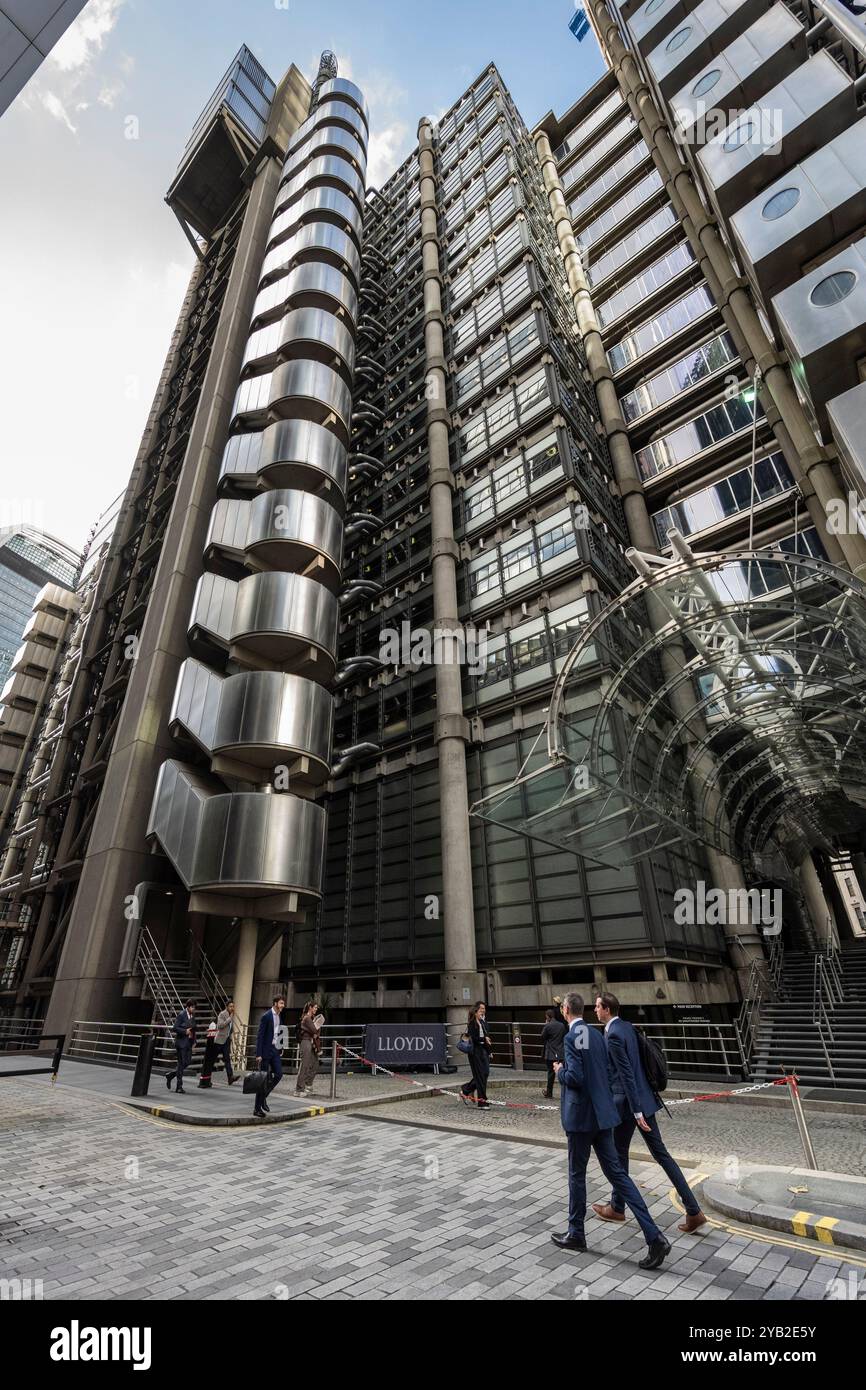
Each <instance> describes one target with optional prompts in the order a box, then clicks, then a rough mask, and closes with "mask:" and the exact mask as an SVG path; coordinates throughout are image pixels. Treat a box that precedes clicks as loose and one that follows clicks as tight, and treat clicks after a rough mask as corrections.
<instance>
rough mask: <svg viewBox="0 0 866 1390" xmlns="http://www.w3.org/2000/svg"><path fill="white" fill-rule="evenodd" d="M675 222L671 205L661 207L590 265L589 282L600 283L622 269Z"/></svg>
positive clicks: (588, 271) (592, 283) (588, 270)
mask: <svg viewBox="0 0 866 1390" xmlns="http://www.w3.org/2000/svg"><path fill="white" fill-rule="evenodd" d="M675 224H676V217H675V216H674V212H673V209H672V208H670V207H663V208H660V210H659V211H658V212H657V213H655V214H654V215H653V216H652V217H651V218H649V220H648V221H647V222H642V223H641V225H640V226H639V227H637V228H636V229H635V231H633V232H631V233H630V234H629V236H627V237H624V238H623V240H622V241H618V242H617V243H616V245H615V246H612V247H611V249H610V250H609V251H608V252H606V253H605V255H603V256H600V257H599V259H598V260H597V261H595V262H594V263H593V264H592V265H590V266H589V267H588V269H587V279H588V281H589V283H590V284H591V285H598V284H599V283H600V281H602V280H605V279H607V277H608V276H609V275H612V274H613V273H614V271H616V270H620V269H621V268H622V267H623V266H624V265H625V264H626V263H627V262H628V261H630V260H631V259H632V257H633V256H636V255H637V254H638V252H639V251H642V250H643V249H644V247H646V246H649V245H650V244H651V243H652V242H654V241H655V240H656V239H657V238H658V237H660V236H661V235H662V233H663V232H665V231H667V230H668V228H670V227H673V226H674V225H675Z"/></svg>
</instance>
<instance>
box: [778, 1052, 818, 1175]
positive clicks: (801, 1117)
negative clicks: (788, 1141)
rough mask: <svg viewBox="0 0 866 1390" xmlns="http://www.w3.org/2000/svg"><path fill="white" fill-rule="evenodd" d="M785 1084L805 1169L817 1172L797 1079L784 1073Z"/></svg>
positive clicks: (790, 1074) (816, 1163)
mask: <svg viewBox="0 0 866 1390" xmlns="http://www.w3.org/2000/svg"><path fill="white" fill-rule="evenodd" d="M785 1084H786V1086H787V1087H788V1095H789V1096H790V1097H791V1105H792V1106H793V1110H794V1119H795V1120H796V1122H797V1131H798V1133H799V1135H800V1143H801V1144H802V1145H803V1153H804V1154H805V1155H806V1167H807V1168H811V1169H812V1170H813V1171H817V1168H818V1160H817V1159H816V1157H815V1150H814V1149H813V1148H812V1140H811V1138H810V1137H809V1127H808V1125H807V1124H806V1115H805V1112H804V1110H803V1102H802V1100H801V1098H800V1088H799V1086H798V1085H797V1078H796V1076H794V1075H793V1074H792V1073H790V1072H789V1073H786V1075H785Z"/></svg>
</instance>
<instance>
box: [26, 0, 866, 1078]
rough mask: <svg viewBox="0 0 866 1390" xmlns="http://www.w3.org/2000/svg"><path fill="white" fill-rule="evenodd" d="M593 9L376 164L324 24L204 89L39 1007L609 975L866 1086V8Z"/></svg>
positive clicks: (81, 740) (682, 1035) (467, 986)
mask: <svg viewBox="0 0 866 1390" xmlns="http://www.w3.org/2000/svg"><path fill="white" fill-rule="evenodd" d="M586 15H587V19H588V21H589V22H590V23H591V25H592V29H593V31H594V33H595V36H596V39H597V41H598V42H599V44H600V46H601V49H602V52H603V54H604V57H605V60H606V63H607V68H608V71H607V73H606V75H605V76H604V77H603V78H602V79H601V81H600V82H599V83H597V84H596V85H595V86H594V87H593V88H592V89H591V90H590V91H588V92H584V93H579V92H575V102H574V104H573V105H572V107H571V108H570V109H569V110H568V111H567V112H565V113H563V114H557V113H553V112H551V113H549V114H548V115H547V116H545V117H544V118H543V119H542V120H541V121H540V122H538V123H537V124H536V125H535V126H534V127H528V126H527V125H526V124H525V121H524V117H523V115H522V114H521V112H520V111H519V110H518V109H517V107H516V105H515V103H514V101H513V99H512V97H511V95H510V93H509V91H508V89H507V87H506V85H505V83H504V81H503V79H502V77H501V76H500V74H499V72H498V70H497V69H496V68H495V67H494V66H492V65H491V66H490V67H488V68H486V69H485V70H484V71H483V72H482V73H481V74H480V75H479V76H478V78H477V79H476V80H475V81H474V82H473V83H472V84H471V86H470V87H469V88H468V89H467V91H466V92H464V93H463V94H462V95H461V96H460V97H459V99H458V100H457V101H456V102H455V104H454V106H453V107H451V109H450V110H449V111H448V112H447V113H446V114H445V115H444V116H443V117H442V118H441V120H440V121H439V122H438V123H437V124H436V125H433V124H432V123H431V122H430V121H429V120H427V119H426V118H422V119H421V121H420V123H419V126H418V143H417V146H416V147H415V149H413V151H412V153H411V154H410V155H409V157H408V158H407V159H406V160H405V161H404V163H403V164H402V165H401V166H400V168H399V169H397V170H396V171H395V173H394V174H393V175H392V177H391V178H390V179H388V181H387V182H386V183H384V184H383V185H382V186H381V187H380V188H376V189H374V188H371V187H368V186H367V183H366V178H365V163H366V150H367V145H368V140H369V119H368V114H367V110H366V106H365V103H364V97H363V93H362V92H361V91H360V90H359V89H358V88H357V87H356V86H355V85H354V84H353V83H351V82H348V81H346V80H345V79H343V78H341V77H340V76H339V74H338V73H337V72H336V67H335V64H334V62H333V58H332V57H331V55H328V54H326V55H323V60H322V65H321V67H320V71H319V73H318V75H317V77H316V80H315V82H314V84H313V85H312V86H311V85H310V84H309V83H308V82H307V81H306V80H305V78H304V77H303V76H302V74H301V73H300V72H299V71H298V70H297V69H296V68H295V67H291V68H290V69H289V71H288V72H287V74H286V75H285V76H284V78H283V79H282V81H281V82H280V83H279V84H274V83H273V82H272V81H271V79H270V78H269V77H268V76H267V74H266V73H265V71H264V70H263V69H262V67H261V66H260V65H259V63H258V62H257V61H256V59H254V58H253V56H252V54H250V53H249V52H248V51H247V50H241V53H240V54H239V55H238V56H237V58H236V59H235V61H234V62H233V64H232V66H231V67H230V69H229V71H228V73H227V74H226V75H225V77H224V79H223V80H222V81H221V83H220V84H219V86H218V87H217V89H216V91H215V93H214V95H213V98H212V99H211V101H210V102H209V103H208V105H207V106H206V107H205V109H204V111H203V113H202V116H201V118H200V119H199V121H198V123H197V124H196V127H195V129H194V131H193V134H192V137H191V139H190V142H189V144H188V145H187V148H186V150H185V151H184V155H183V157H182V160H181V163H180V166H179V168H178V171H177V173H176V175H175V177H174V179H173V181H172V183H171V186H170V188H169V192H168V194H167V201H168V203H169V206H170V207H171V208H172V210H173V211H174V212H175V213H176V215H177V217H178V219H179V221H180V223H181V226H182V227H183V229H184V232H185V233H186V235H187V236H188V238H189V239H190V241H191V243H192V244H193V246H194V248H195V252H196V266H195V270H194V273H193V275H192V278H191V281H190V285H189V289H188V291H187V295H186V298H185V300H184V304H183V306H182V308H181V312H180V316H179V318H178V323H177V326H176V329H175V332H174V335H173V339H172V343H171V346H170V349H169V353H168V356H167V358H166V362H165V366H164V370H163V373H162V377H161V379H160V383H159V387H158V390H157V394H156V397H155V400H154V403H153V407H152V410H151V414H150V417H149V420H148V423H147V428H146V430H145V434H144V437H143V439H142V443H141V447H140V450H139V453H138V456H137V458H136V460H135V463H134V467H133V471H132V475H131V478H130V482H129V486H128V489H127V493H126V496H125V499H124V502H123V505H122V508H121V512H120V516H119V519H118V523H117V525H116V528H115V531H114V534H113V537H112V540H111V542H110V545H108V546H107V548H106V553H105V555H104V556H103V557H102V559H101V562H100V568H99V572H98V575H97V577H96V578H95V580H93V581H92V585H91V590H90V591H89V594H88V600H87V603H86V604H84V605H82V607H81V614H80V617H79V621H78V624H77V626H76V628H75V631H74V634H73V638H74V645H73V647H72V648H71V655H72V658H73V659H72V660H70V661H68V662H67V663H66V664H65V665H64V667H63V670H64V672H65V680H66V685H65V686H64V689H63V699H62V702H61V705H58V703H57V701H56V699H55V703H54V704H53V705H52V706H51V710H50V711H49V709H48V707H47V706H46V713H49V712H53V715H54V717H53V718H52V719H51V721H50V723H47V724H45V725H43V726H42V730H41V732H37V735H36V739H37V743H36V745H35V748H34V757H33V761H32V764H31V774H30V776H29V779H28V781H27V782H26V783H25V785H24V786H23V787H22V789H21V791H20V793H19V802H18V803H16V805H15V806H13V807H12V808H11V810H10V814H9V816H8V817H7V824H8V826H9V830H8V833H7V835H6V838H5V840H4V843H3V845H2V847H0V848H2V856H3V857H2V870H0V1009H2V1011H3V1012H4V1013H5V1014H6V1015H7V1016H8V1017H14V1018H25V1019H42V1020H44V1022H45V1027H46V1031H51V1032H56V1031H61V1030H63V1031H66V1032H67V1033H68V1034H69V1036H70V1038H71V1040H72V1043H71V1045H72V1047H73V1051H75V1050H76V1049H77V1050H78V1054H79V1055H89V1054H88V1049H89V1048H90V1049H91V1053H92V1050H93V1049H94V1048H96V1044H95V1043H93V1042H92V1039H93V1038H95V1037H98V1036H99V1034H98V1025H99V1024H110V1025H112V1026H113V1027H117V1026H119V1025H121V1024H126V1025H127V1026H128V1027H129V1028H130V1029H131V1030H133V1031H134V1027H135V1025H136V1024H139V1025H141V1024H143V1023H146V1022H148V1021H150V1020H151V1019H152V1018H156V1019H157V1021H161V1020H163V1019H164V1017H165V1016H167V1015H168V1014H169V1013H170V1010H171V1007H172V1005H173V1003H174V1001H175V1000H176V999H178V998H179V997H180V996H181V995H183V996H186V995H188V994H190V993H194V994H197V995H199V996H200V997H201V998H202V999H203V1000H204V1001H205V1005H206V1006H215V1005H216V1004H217V1003H218V1002H219V1000H220V999H221V998H222V997H223V996H224V994H225V992H231V993H233V995H234V997H235V999H236V1001H237V1008H238V1013H239V1015H240V1017H241V1019H242V1020H243V1021H247V1020H248V1019H249V1018H250V1017H251V1015H252V1013H253V1011H254V1009H255V1008H256V1007H258V1005H259V1004H261V1003H263V1002H267V1001H268V1000H269V998H270V994H271V992H272V989H273V988H274V987H275V986H279V987H280V988H281V989H283V990H285V991H286V993H287V995H288V999H289V1004H290V1006H293V1005H296V1004H298V1003H300V1002H302V1001H303V1000H304V999H305V998H306V997H308V995H309V993H310V992H312V991H316V992H317V993H319V994H320V995H321V994H324V995H326V996H327V1003H328V1013H329V1019H330V1021H331V1022H332V1023H333V1024H335V1025H336V1026H337V1027H339V1026H341V1025H348V1024H350V1023H351V1024H352V1025H357V1024H363V1023H364V1022H366V1021H375V1020H380V1021H387V1020H389V1019H392V1020H394V1021H412V1020H417V1021H424V1020H431V1019H446V1020H447V1021H449V1022H451V1023H452V1024H456V1023H457V1022H458V1020H459V1019H460V1018H461V1016H465V1009H466V1005H467V1002H468V1001H472V1000H475V999H476V998H484V999H486V1001H487V1004H488V1009H489V1016H490V1017H491V1018H492V1019H493V1020H494V1023H496V1024H501V1025H510V1026H507V1027H503V1037H504V1038H508V1037H510V1035H511V1033H512V1031H514V1032H517V1031H519V1030H517V1029H514V1028H513V1025H514V1024H518V1023H522V1024H524V1025H531V1024H534V1023H537V1022H538V1021H539V1020H540V1019H541V1018H542V1017H543V1008H544V1006H545V1005H546V1004H547V1003H548V1002H549V1001H550V998H551V997H552V996H553V995H554V994H561V993H563V992H564V990H565V989H566V988H568V987H574V988H578V989H580V990H581V991H582V992H583V993H584V994H585V995H586V996H589V995H591V992H592V990H593V988H594V987H599V986H607V987H610V988H611V989H613V990H614V991H615V992H616V993H617V994H618V995H619V996H620V998H621V1000H622V1003H623V1006H624V1009H625V1010H626V1012H627V1013H628V1014H629V1016H631V1017H635V1018H639V1019H641V1020H642V1021H644V1022H645V1023H647V1025H648V1026H652V1027H655V1028H657V1029H658V1030H659V1033H660V1036H662V1038H663V1040H664V1041H665V1043H666V1046H667V1048H668V1051H669V1054H670V1056H671V1058H672V1061H673V1062H674V1065H675V1066H676V1064H677V1062H679V1063H680V1064H681V1065H682V1066H683V1067H685V1068H686V1069H688V1067H689V1066H696V1067H700V1066H702V1067H703V1068H704V1070H706V1069H707V1068H708V1067H712V1068H715V1069H716V1070H717V1071H724V1072H725V1073H726V1074H742V1073H746V1074H748V1075H761V1074H774V1072H775V1069H776V1063H777V1061H778V1060H779V1058H778V1056H777V1054H778V1052H779V1049H780V1048H781V1047H783V1046H784V1045H785V1040H786V1038H788V1037H790V1036H792V1035H793V1036H796V1037H797V1038H798V1039H799V1045H800V1047H801V1051H802V1058H803V1061H802V1063H801V1071H802V1072H803V1073H804V1074H807V1075H810V1076H812V1077H813V1078H814V1079H815V1080H816V1081H819V1082H823V1083H824V1084H836V1085H845V1086H850V1085H855V1084H863V1083H864V1081H866V1078H864V1077H863V1075H862V1066H860V1065H859V1064H858V1062H857V1053H858V1048H859V1050H860V1052H861V1053H862V1047H860V1045H859V1042H858V1039H859V1038H860V1036H861V1032H860V1030H861V1025H863V1026H866V1014H864V1012H863V1011H862V1008H861V1006H860V1005H859V1003H858V999H859V998H861V997H862V988H861V986H860V984H859V981H860V978H861V964H862V966H863V968H864V969H866V955H862V954H861V950H862V949H863V942H864V939H866V938H864V917H863V913H864V906H866V896H864V894H866V860H864V858H863V852H864V848H866V778H864V776H862V775H861V774H862V773H866V761H864V753H866V705H864V691H863V686H862V682H863V672H864V650H866V602H864V599H866V589H864V576H866V536H864V534H863V529H862V528H861V521H860V513H859V511H858V508H857V505H856V502H857V500H858V499H859V498H860V496H861V495H866V478H864V473H866V455H864V441H866V193H864V185H866V165H864V158H866V153H864V152H866V140H864V139H863V129H864V127H866V122H864V116H866V109H864V101H866V80H864V72H866V59H864V51H866V29H864V28H863V26H862V23H861V22H860V21H859V20H858V19H857V18H856V17H855V16H852V15H851V13H850V12H849V11H847V10H845V8H844V7H842V6H840V5H838V4H835V3H834V0H826V3H824V4H804V5H788V4H783V3H775V4H769V3H766V0H762V3H750V2H749V0H746V3H741V4H735V3H733V0H724V3H719V0H703V3H701V4H689V3H683V0H679V3H672V0H647V3H645V4H644V5H643V6H640V5H635V4H633V3H632V2H631V0H626V2H625V3H624V4H622V5H618V4H616V3H615V2H614V0H611V3H609V4H605V3H602V0H598V3H595V4H588V5H587V7H586ZM590 41H592V40H591V39H590ZM542 60H543V55H539V61H542ZM536 114H537V113H533V116H535V115H536ZM404 633H408V634H410V635H411V634H416V635H417V634H418V633H429V634H434V635H438V637H439V639H440V642H439V647H438V649H437V648H436V647H435V646H434V650H438V651H439V653H440V655H441V652H442V647H443V642H444V647H445V648H446V649H447V648H448V647H449V646H452V647H454V649H455V650H456V651H458V653H459V650H460V647H461V641H463V639H464V638H465V637H466V635H467V634H470V635H471V637H472V643H466V644H465V645H466V646H467V649H470V650H472V651H474V652H475V654H476V656H477V657H478V658H479V659H477V660H471V661H468V662H467V661H463V662H460V661H459V660H454V661H447V660H439V661H437V662H432V663H430V662H427V661H426V660H424V659H423V658H420V659H419V658H418V657H417V654H416V652H415V651H413V650H411V649H409V650H406V649H404V648H403V647H401V646H400V645H399V643H398V644H397V645H396V646H395V644H394V641H393V640H392V639H393V638H394V635H395V634H404ZM473 644H474V645H473ZM422 645H423V644H422ZM55 694H56V692H55ZM36 722H37V723H38V721H36ZM40 738H41V740H42V742H39V739H40ZM36 755H38V756H36ZM831 1017H832V1026H831V1025H830V1023H829V1022H828V1020H830V1019H831ZM88 1040H91V1041H88ZM784 1060H786V1061H790V1060H791V1058H790V1057H788V1056H787V1055H786V1057H785V1059H784Z"/></svg>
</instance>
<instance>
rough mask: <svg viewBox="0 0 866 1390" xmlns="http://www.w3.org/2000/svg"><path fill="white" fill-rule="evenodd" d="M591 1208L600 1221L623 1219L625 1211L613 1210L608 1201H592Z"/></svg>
mask: <svg viewBox="0 0 866 1390" xmlns="http://www.w3.org/2000/svg"><path fill="white" fill-rule="evenodd" d="M592 1209H593V1211H594V1212H595V1214H596V1216H599V1217H601V1219H602V1221H625V1212H624V1211H614V1209H613V1207H612V1206H611V1204H610V1202H603V1203H602V1202H593V1204H592ZM704 1220H706V1217H704Z"/></svg>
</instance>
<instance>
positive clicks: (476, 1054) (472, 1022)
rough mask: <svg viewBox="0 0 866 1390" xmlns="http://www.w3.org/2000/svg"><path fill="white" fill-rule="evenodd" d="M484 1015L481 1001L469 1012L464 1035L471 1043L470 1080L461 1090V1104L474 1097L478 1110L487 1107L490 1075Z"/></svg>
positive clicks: (484, 1005)
mask: <svg viewBox="0 0 866 1390" xmlns="http://www.w3.org/2000/svg"><path fill="white" fill-rule="evenodd" d="M486 1013H487V1005H486V1004H485V1003H484V1002H483V1000H481V999H479V1000H478V1002H477V1003H476V1004H473V1005H472V1008H471V1009H470V1010H469V1020H468V1023H467V1025H466V1034H467V1037H468V1038H469V1041H470V1042H471V1043H472V1051H471V1052H470V1053H469V1065H470V1067H471V1068H472V1080H471V1081H467V1082H466V1085H465V1086H463V1087H462V1088H461V1095H462V1096H463V1104H464V1105H468V1104H469V1097H470V1096H473V1095H474V1096H475V1099H476V1104H477V1106H478V1109H479V1110H486V1109H487V1107H488V1101H487V1078H488V1076H489V1075H490V1052H491V1049H492V1046H493V1045H492V1043H491V1041H490V1034H489V1033H488V1031H487V1024H486V1023H485V1021H484V1016H485V1014H486Z"/></svg>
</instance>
